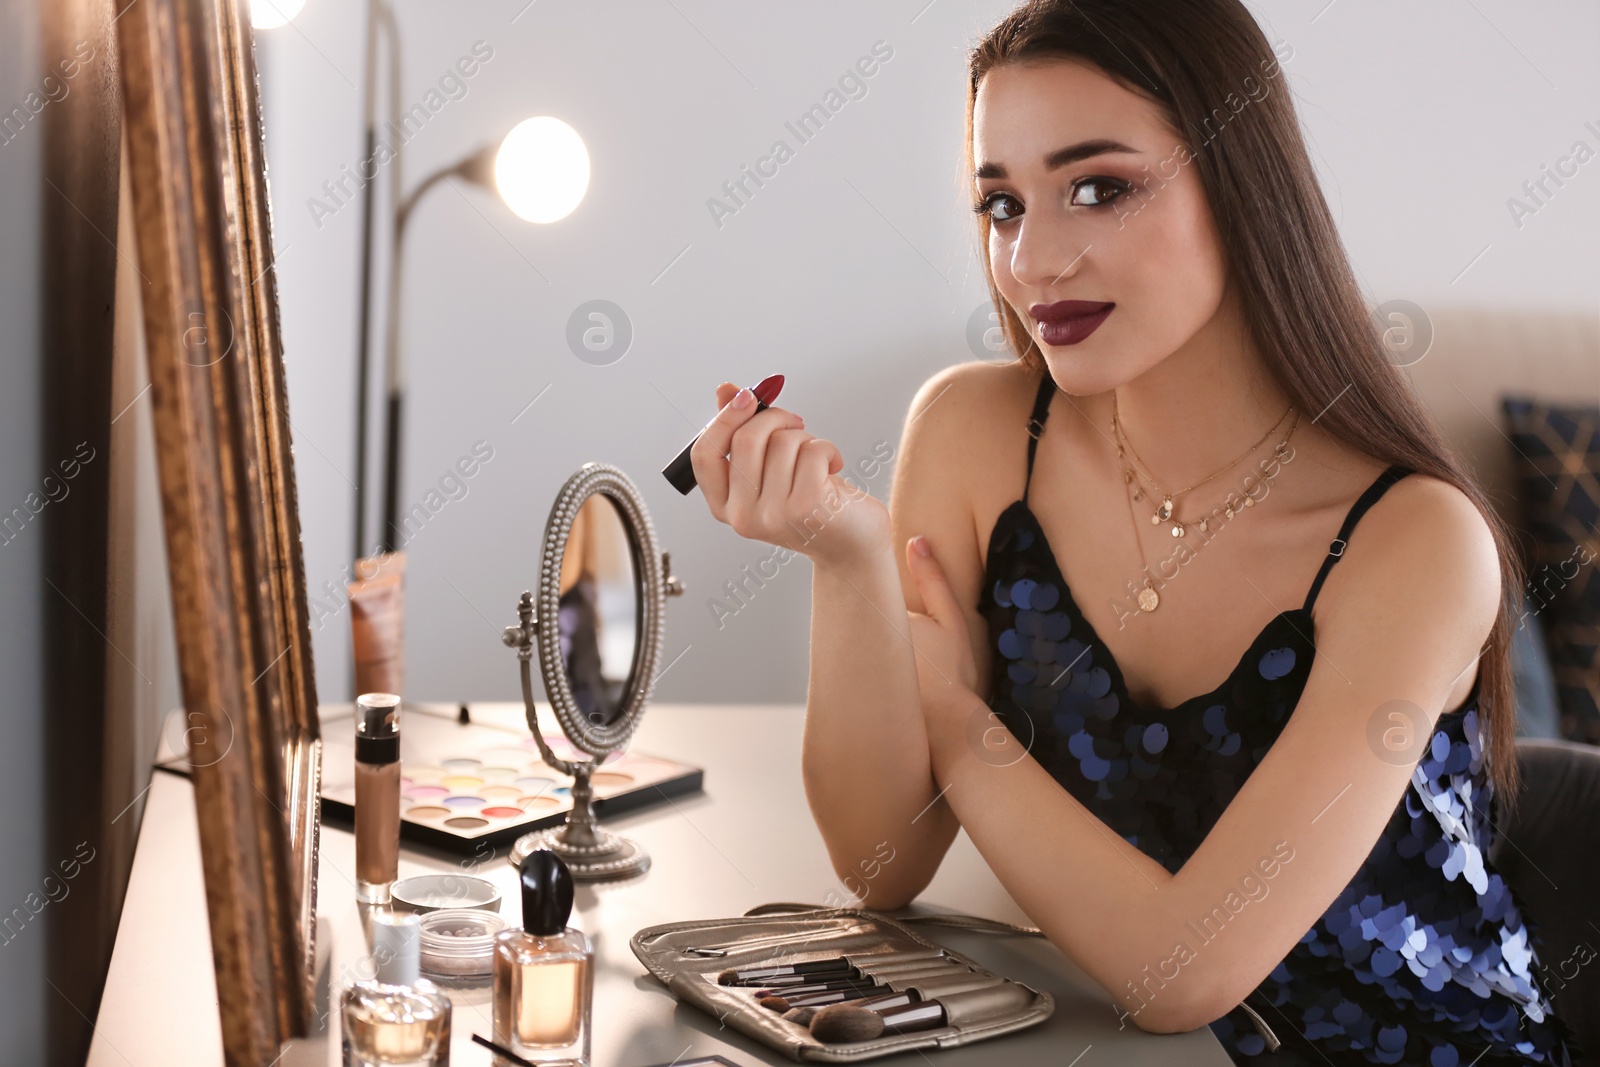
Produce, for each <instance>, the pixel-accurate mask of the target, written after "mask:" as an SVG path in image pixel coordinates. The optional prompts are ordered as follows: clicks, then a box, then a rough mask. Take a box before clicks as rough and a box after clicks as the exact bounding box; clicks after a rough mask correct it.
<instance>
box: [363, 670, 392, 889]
mask: <svg viewBox="0 0 1600 1067" xmlns="http://www.w3.org/2000/svg"><path fill="white" fill-rule="evenodd" d="M399 875H400V698H399V697H397V696H395V695H394V694H393V693H363V694H362V695H361V696H358V697H356V899H357V900H359V901H361V902H362V903H363V904H387V903H389V887H390V886H391V885H393V884H394V880H395V879H396V878H397V877H399Z"/></svg>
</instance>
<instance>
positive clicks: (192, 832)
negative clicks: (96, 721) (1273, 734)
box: [88, 704, 1229, 1067]
mask: <svg viewBox="0 0 1600 1067" xmlns="http://www.w3.org/2000/svg"><path fill="white" fill-rule="evenodd" d="M472 715H473V718H474V720H475V721H478V722H498V721H502V720H503V721H505V722H507V723H513V722H520V721H521V718H522V710H521V706H520V705H512V704H474V705H472ZM804 715H805V709H804V708H803V707H801V706H798V705H673V704H661V705H655V706H652V707H651V708H650V709H649V711H648V712H647V713H646V715H645V717H644V720H643V722H642V723H641V725H640V728H639V732H638V734H637V735H636V738H635V740H634V741H633V743H632V744H631V745H630V748H632V749H634V750H636V751H639V752H642V753H648V754H655V755H662V756H667V757H671V758H674V759H678V760H682V761H684V762H687V763H692V764H695V765H697V766H701V767H704V768H705V791H704V793H703V794H693V795H690V796H686V797H677V798H674V799H672V800H670V801H664V802H662V803H661V804H659V805H656V806H654V807H651V808H648V809H646V810H643V811H636V812H632V813H629V814H625V815H622V816H619V817H616V818H614V819H611V820H608V821H607V822H606V823H605V825H607V826H608V827H610V828H611V829H613V830H616V831H618V832H620V833H624V834H626V835H627V836H629V837H631V838H633V839H634V840H635V841H638V842H639V843H640V844H642V845H643V846H644V848H645V849H646V850H647V851H648V852H649V853H650V856H651V859H652V864H651V868H650V870H649V872H648V873H647V874H646V875H645V877H644V878H643V879H639V880H636V881H633V882H629V883H626V884H622V885H614V886H606V885H605V884H604V883H600V884H593V883H590V884H580V886H579V888H578V893H577V901H576V904H575V907H574V911H573V917H572V920H571V921H572V925H574V926H576V927H579V928H580V929H583V930H585V931H587V932H588V933H589V935H590V936H591V937H592V938H593V939H594V942H595V955H596V975H595V1003H594V1038H593V1063H594V1064H595V1067H646V1065H653V1064H666V1063H670V1062H672V1061H674V1060H676V1059H680V1058H682V1059H688V1058H691V1057H693V1056H704V1055H709V1054H711V1053H719V1054H721V1055H723V1056H726V1057H727V1058H728V1059H730V1060H732V1061H733V1062H734V1063H736V1064H782V1063H790V1062H792V1061H790V1060H788V1059H786V1058H785V1057H783V1056H781V1055H780V1054H779V1053H777V1052H776V1051H774V1050H772V1049H769V1048H767V1047H766V1046H764V1045H761V1044H760V1043H759V1042H756V1041H753V1040H751V1039H749V1038H747V1037H745V1036H744V1035H742V1034H739V1033H737V1032H736V1031H734V1030H732V1029H730V1028H728V1027H726V1026H725V1025H722V1024H719V1023H718V1021H717V1020H716V1019H715V1018H714V1017H712V1016H709V1015H706V1014H705V1013H703V1012H701V1011H700V1010H699V1009H697V1008H694V1007H691V1006H687V1005H681V1004H679V1003H678V1002H677V1001H676V1000H675V999H674V998H673V997H672V995H671V994H670V993H668V992H667V991H666V989H665V987H663V986H662V985H661V983H660V982H658V981H656V979H654V978H653V977H651V976H650V975H649V974H648V973H647V972H646V971H645V969H644V966H643V965H642V964H640V963H639V961H638V959H637V958H635V956H634V955H633V952H632V950H631V949H629V947H628V939H629V938H630V937H631V936H632V935H633V934H634V932H635V931H637V930H639V929H641V928H643V927H646V926H652V925H655V924H657V923H664V922H674V921H679V920H685V919H697V918H716V917H721V916H735V915H740V914H742V913H744V912H745V911H747V910H749V909H750V908H753V907H755V906H757V905H759V904H765V903H769V902H773V901H793V902H798V903H814V904H825V903H838V902H841V901H843V900H848V895H847V894H846V892H845V890H844V889H843V887H842V886H840V884H839V882H838V880H837V879H836V878H835V877H834V874H833V871H832V868H831V867H830V866H829V863H828V859H827V854H826V851H825V850H824V848H823V844H822V839H821V837H820V836H819V835H818V833H817V830H816V827H815V825H814V824H813V823H812V821H811V817H810V812H809V809H808V808H807V806H806V801H805V795H804V791H803V789H802V786H801V781H800V738H801V730H802V726H803V722H804ZM505 851H506V850H505V849H501V850H500V852H499V854H498V855H496V856H495V858H494V859H492V860H491V861H489V862H487V863H478V864H476V865H475V864H474V861H473V859H472V858H471V857H469V856H454V855H451V854H449V853H446V852H440V851H433V850H423V849H416V848H411V847H409V846H407V847H406V848H404V849H403V850H402V853H401V859H400V877H402V878H405V877H408V876H410V875H415V874H425V873H430V872H449V871H465V872H466V873H470V874H475V875H477V876H478V877H482V878H486V879H488V880H489V881H491V882H493V883H494V884H495V885H496V886H497V887H498V888H499V890H500V892H501V895H502V899H503V900H504V901H506V902H507V903H506V905H505V906H504V914H506V915H507V916H508V917H509V918H511V919H512V920H513V922H514V921H515V913H516V900H517V893H516V883H517V880H516V871H515V870H513V869H512V868H511V866H510V865H509V864H507V863H506V861H505V858H504V857H505ZM354 858H355V839H354V837H353V835H351V834H350V833H348V832H346V831H344V830H342V829H338V828H335V827H331V826H325V827H324V828H323V831H322V855H321V864H320V872H319V880H318V886H319V888H318V896H317V900H318V912H319V914H320V917H321V928H322V930H323V935H322V936H323V937H324V938H325V940H326V942H327V946H328V948H329V949H330V950H331V961H330V964H331V971H330V973H331V974H332V975H333V981H334V985H335V987H337V984H338V976H339V975H340V974H341V970H342V969H343V968H348V967H350V966H351V964H352V962H353V961H359V960H360V959H361V958H362V957H364V956H366V955H367V954H368V948H367V945H366V941H365V936H364V934H363V931H362V923H361V914H360V911H359V909H358V908H357V905H356V902H355V898H354V881H353V878H352V871H353V869H354ZM830 894H831V895H830ZM913 910H914V911H918V912H933V911H939V912H945V911H956V912H963V913H967V914H971V915H980V916H985V917H988V918H994V919H1001V920H1004V921H1007V922H1013V923H1024V924H1026V923H1028V918H1027V916H1025V915H1024V914H1023V913H1022V911H1021V910H1020V909H1019V908H1018V907H1017V906H1016V904H1015V903H1014V902H1013V901H1012V900H1011V897H1010V896H1009V895H1008V894H1007V893H1006V891H1005V889H1004V888H1002V887H1001V885H1000V883H999V882H998V880H996V878H995V876H994V875H993V873H992V872H991V871H990V870H989V867H988V865H987V864H986V863H985V862H984V861H983V857H982V856H981V855H979V853H978V851H977V850H976V848H975V847H974V846H973V844H972V842H971V841H970V840H969V839H968V838H967V836H966V834H965V833H962V834H959V835H958V836H957V838H956V841H955V843H954V845H952V846H951V849H950V853H949V855H948V856H947V857H946V858H945V861H944V865H943V867H941V868H940V870H939V873H938V875H937V876H936V877H935V878H934V880H933V883H932V884H931V885H930V886H929V887H928V889H927V890H925V891H924V892H923V894H922V895H921V897H919V898H918V900H917V903H916V905H915V906H914V908H913ZM920 929H921V930H922V932H923V934H924V936H926V937H928V938H929V939H930V940H933V941H937V942H939V943H941V944H945V945H948V946H949V947H951V948H953V949H956V950H957V951H960V952H964V953H966V954H968V955H970V956H972V957H973V958H974V959H976V960H978V961H979V962H981V963H983V964H984V965H985V966H987V967H989V968H990V969H992V970H994V971H996V972H997V973H1000V974H1004V975H1007V976H1008V977H1011V978H1015V979H1017V980H1019V981H1023V982H1026V983H1028V984H1029V985H1032V986H1034V987H1035V988H1039V989H1044V990H1048V991H1049V992H1050V993H1051V994H1053V995H1054V996H1055V998H1056V1010H1055V1014H1054V1015H1053V1016H1052V1017H1051V1018H1050V1019H1049V1020H1048V1021H1047V1022H1045V1023H1043V1024H1041V1025H1039V1026H1036V1027H1033V1028H1031V1029H1028V1030H1024V1031H1021V1032H1019V1033H1016V1034H1011V1035H1008V1036H1006V1037H1002V1038H996V1039H992V1040H989V1041H981V1042H978V1043H976V1044H973V1045H969V1046H965V1047H962V1048H950V1049H942V1050H939V1051H938V1053H937V1055H936V1056H934V1055H933V1054H930V1055H928V1056H927V1057H924V1056H923V1055H921V1054H920V1053H916V1052H912V1053H903V1054H900V1055H898V1056H893V1057H885V1058H884V1060H883V1061H881V1062H889V1063H905V1064H910V1063H913V1062H915V1063H918V1064H923V1063H924V1062H935V1063H938V1064H941V1065H948V1067H964V1065H977V1064H987V1063H993V1062H995V1058H996V1057H997V1056H1004V1057H1005V1058H1006V1060H1007V1061H1008V1062H1010V1063H1012V1064H1016V1065H1019V1067H1020V1065H1025V1064H1051V1065H1053V1067H1067V1065H1070V1064H1081V1065H1083V1067H1091V1065H1093V1064H1106V1063H1114V1064H1119V1065H1128V1067H1141V1065H1150V1067H1156V1065H1166V1064H1185V1065H1197V1067H1229V1060H1228V1058H1227V1056H1226V1054H1225V1053H1224V1052H1223V1050H1222V1047H1221V1045H1220V1044H1218V1042H1217V1041H1216V1039H1215V1038H1214V1037H1212V1035H1211V1033H1210V1031H1209V1030H1207V1029H1205V1028H1201V1029H1199V1030H1196V1031H1194V1032H1191V1033H1188V1034H1179V1035H1164V1036H1157V1035H1152V1034H1146V1033H1144V1032H1142V1031H1140V1030H1138V1029H1136V1028H1135V1027H1134V1026H1133V1025H1132V1024H1131V1023H1130V1024H1129V1025H1127V1026H1126V1027H1122V1028H1119V1025H1118V1022H1117V1012H1116V1009H1115V1008H1114V1006H1113V1004H1112V1001H1111V998H1110V997H1109V996H1108V995H1107V994H1106V993H1105V992H1104V991H1103V990H1101V989H1100V988H1099V987H1098V986H1097V985H1095V984H1094V983H1093V982H1092V981H1090V980H1089V979H1088V978H1087V977H1086V976H1085V975H1084V974H1083V973H1082V972H1081V971H1080V970H1078V968H1077V967H1075V966H1074V965H1073V964H1072V963H1071V962H1070V961H1068V960H1067V959H1066V957H1064V956H1063V955H1062V954H1061V953H1060V952H1059V951H1057V950H1056V949H1055V947H1054V946H1052V945H1051V944H1049V943H1048V942H1046V941H1044V940H1043V939H1042V938H1034V937H1000V936H995V935H992V934H976V933H969V932H962V931H956V930H952V929H950V928H947V927H940V926H924V927H921V928H920ZM450 995H451V999H452V1000H453V1001H454V1005H455V1010H454V1018H453V1038H454V1041H453V1045H452V1049H451V1062H452V1063H453V1064H455V1065H457V1067H462V1065H470V1067H477V1065H485V1067H487V1065H489V1064H490V1063H491V1057H490V1055H489V1053H488V1052H487V1051H486V1050H484V1049H482V1048H480V1047H479V1046H477V1045H474V1044H472V1039H471V1035H472V1034H473V1033H480V1034H483V1035H484V1036H486V1037H487V1036H490V1035H491V1034H492V1026H491V1020H490V1004H489V990H488V989H487V988H486V987H485V988H481V989H471V990H466V991H461V990H451V991H450ZM337 1014H338V1013H337V1011H335V1012H332V1013H331V1014H330V1017H329V1024H330V1026H329V1029H330V1031H331V1032H330V1033H329V1034H326V1035H324V1036H323V1037H322V1038H321V1039H320V1040H317V1041H314V1042H310V1043H306V1045H305V1046H304V1047H296V1048H295V1049H294V1050H292V1051H291V1052H289V1053H288V1054H286V1055H285V1056H284V1058H283V1059H282V1060H281V1061H280V1063H281V1064H282V1065H283V1067H292V1065H296V1064H316V1065H322V1064H338V1062H339V1039H338V1034H337V1025H338V1018H337ZM1091 1049H1092V1050H1093V1051H1092V1053H1090V1054H1089V1055H1087V1056H1082V1054H1083V1053H1085V1052H1088V1051H1089V1050H1091ZM1080 1056H1082V1058H1081V1059H1080V1058H1078V1057H1080ZM88 1063H89V1064H90V1067H100V1065H106V1067H123V1065H132V1067H167V1065H172V1064H184V1065H196V1067H200V1065H208V1064H221V1063H222V1039H221V1030H220V1027H219V1024H218V1021H217V1013H216V985H215V979H214V976H213V972H212V969H211V954H210V936H209V931H208V928H207V924H206V912H205V894H204V889H203V886H202V882H201V867H200V854H199V834H198V830H197V827H196V822H195V814H194V794H193V790H192V788H191V787H190V785H189V783H188V782H187V781H186V780H185V779H183V778H180V777H177V776H174V775H171V774H167V773H163V772H160V771H158V772H156V774H155V776H154V780H153V781H152V783H151V787H150V792H149V795H148V798H147V801H146V807H145V812H144V823H143V827H142V829H141V831H140V837H139V845H138V850H137V852H136V853H135V856H134V865H133V872H132V876H131V879H130V882H129V886H128V896H127V900H126V903H125V905H124V908H123V914H122V922H121V926H120V928H119V930H118V934H117V943H116V949H115V951H114V953H113V955H112V960H111V969H110V973H109V976H108V979H107V983H106V991H105V996H104V999H103V1001H102V1003H101V1008H100V1015H99V1018H98V1019H97V1021H96V1029H95V1038H94V1044H93V1046H92V1048H91V1050H90V1054H89V1060H88Z"/></svg>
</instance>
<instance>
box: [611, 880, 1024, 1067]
mask: <svg viewBox="0 0 1600 1067" xmlns="http://www.w3.org/2000/svg"><path fill="white" fill-rule="evenodd" d="M779 907H782V908H785V909H791V910H784V911H777V912H773V911H770V910H769V909H772V908H779ZM797 907H801V906H798V905H764V906H762V907H761V908H756V909H752V912H751V913H749V914H746V915H743V916H739V917H736V918H730V919H710V920H699V921H694V922H680V923H667V924H664V925H660V926H652V927H647V928H646V929H643V930H640V931H639V932H638V933H636V934H635V935H634V936H633V939H632V941H631V942H630V944H631V946H632V948H633V952H634V955H636V956H637V957H638V958H639V960H640V962H642V963H643V964H644V965H645V966H646V967H647V968H649V970H650V972H651V973H652V974H654V975H655V976H656V977H657V978H659V979H661V980H662V981H663V982H665V983H666V985H667V987H668V988H669V989H670V990H671V991H672V993H673V994H674V995H675V996H677V997H678V998H679V999H680V1000H683V1001H686V1002H688V1003H691V1004H694V1005H695V1006H697V1007H699V1008H701V1009H703V1010H705V1011H707V1012H709V1013H710V1014H712V1015H713V1016H715V1017H717V1018H719V1019H721V1020H723V1021H724V1022H726V1023H727V1024H728V1025H730V1026H733V1027H734V1028H736V1029H738V1030H740V1031H741V1032H743V1033H745V1034H748V1035H750V1036H751V1037H754V1038H756V1039H757V1040H759V1041H761V1042H763V1043H764V1044H766V1045H768V1046H770V1047H772V1048H775V1049H778V1050H780V1051H781V1052H783V1053H784V1054H785V1055H787V1056H789V1057H790V1058H791V1059H795V1060H802V1061H818V1062H840V1063H842V1062H851V1061H855V1060H865V1059H872V1058H874V1057H877V1056H884V1055H889V1054H891V1053H896V1052H904V1051H908V1050H910V1049H915V1048H930V1047H938V1048H943V1047H948V1046H954V1045H965V1044H969V1043H971V1042H973V1041H979V1040H982V1039H984V1038H989V1037H996V1036H999V1035H1001V1034H1006V1033H1011V1032H1012V1031H1015V1030H1021V1029H1024V1028H1026V1027H1029V1026H1033V1025H1035V1024H1037V1023H1040V1022H1043V1021H1044V1020H1045V1019H1047V1018H1049V1017H1050V1014H1051V1012H1053V1011H1054V1010H1055V1002H1054V1000H1053V998H1052V997H1051V996H1050V994H1049V993H1046V992H1042V991H1039V990H1035V989H1033V988H1031V987H1029V986H1027V985H1024V984H1022V983H1021V982H1017V981H1013V980H1012V979H1009V978H1006V977H1004V976H1003V975H998V974H995V973H994V972H992V971H989V970H987V969H986V968H984V967H983V966H982V965H980V964H978V963H976V962H974V961H973V960H971V959H969V958H967V957H966V956H964V955H962V954H960V953H958V952H955V951H953V950H951V949H948V948H944V947H942V946H939V945H936V944H934V943H933V942H931V941H928V940H926V939H924V938H923V937H922V936H921V935H920V934H918V933H916V932H914V931H912V930H911V929H909V928H908V927H907V926H906V925H904V923H903V922H902V921H899V920H895V919H891V918H889V917H888V916H885V915H880V914H878V913H876V912H871V911H866V910H862V909H851V908H810V909H805V910H800V911H796V910H792V909H794V908H797ZM984 924H985V920H970V919H969V920H967V921H964V922H962V923H961V924H960V925H962V926H965V927H968V928H978V929H985V928H988V929H999V930H1004V931H1006V932H1016V931H1017V928H1015V927H1010V926H1008V925H1007V924H1002V923H994V924H992V925H991V926H985V925H984Z"/></svg>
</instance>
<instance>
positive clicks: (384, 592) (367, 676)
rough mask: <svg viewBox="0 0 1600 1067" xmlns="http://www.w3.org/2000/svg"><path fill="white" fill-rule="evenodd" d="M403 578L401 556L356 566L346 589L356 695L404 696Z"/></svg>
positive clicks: (387, 555) (377, 558)
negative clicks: (352, 643)
mask: <svg viewBox="0 0 1600 1067" xmlns="http://www.w3.org/2000/svg"><path fill="white" fill-rule="evenodd" d="M405 573H406V557H405V553H403V552H389V553H385V554H384V555H381V556H373V557H371V558H369V559H362V560H357V561H356V580H355V581H353V582H350V583H349V584H348V586H347V589H348V591H349V593H350V629H351V637H352V638H353V639H354V641H355V653H356V657H355V658H356V689H355V691H356V692H357V693H403V692H405V685H404V677H403V670H402V668H403V667H404V665H405V659H404V651H405V620H406V613H405V595H404V594H405V586H404V584H403V580H404V578H405Z"/></svg>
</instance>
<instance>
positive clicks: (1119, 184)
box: [972, 175, 1133, 225]
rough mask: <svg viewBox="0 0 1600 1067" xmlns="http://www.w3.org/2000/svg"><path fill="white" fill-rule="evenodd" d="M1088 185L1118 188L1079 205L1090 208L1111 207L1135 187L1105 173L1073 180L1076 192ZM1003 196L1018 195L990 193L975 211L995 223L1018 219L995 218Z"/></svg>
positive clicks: (975, 205) (976, 205) (980, 201)
mask: <svg viewBox="0 0 1600 1067" xmlns="http://www.w3.org/2000/svg"><path fill="white" fill-rule="evenodd" d="M1086 185H1087V186H1095V185H1109V186H1111V187H1112V188H1113V189H1115V190H1116V192H1115V193H1114V194H1113V195H1111V196H1110V197H1108V198H1106V199H1105V200H1104V201H1102V202H1101V203H1098V204H1081V205H1078V206H1080V207H1086V208H1089V209H1091V210H1092V209H1094V208H1103V207H1110V206H1111V205H1112V204H1114V203H1116V202H1117V201H1118V200H1120V199H1121V198H1122V197H1123V196H1124V195H1125V194H1126V193H1127V192H1128V191H1129V190H1130V189H1132V188H1133V186H1132V185H1130V184H1129V183H1127V182H1125V181H1123V180H1122V179H1121V178H1111V177H1106V176H1104V175H1097V176H1094V177H1089V178H1082V179H1080V180H1078V181H1076V182H1073V183H1072V192H1073V193H1076V192H1077V191H1078V189H1080V188H1081V187H1083V186H1086ZM1002 198H1004V199H1006V200H1016V197H1014V196H1012V195H1011V194H1010V193H1001V192H994V193H990V194H989V195H988V196H986V197H984V198H983V199H981V200H979V201H978V202H977V203H975V204H973V205H972V210H973V213H974V214H977V215H987V216H990V218H991V221H992V222H993V223H994V224H995V225H1002V224H1004V223H1007V222H1014V221H1016V218H1017V216H1012V217H1011V218H1009V219H995V218H993V214H994V203H995V201H996V200H1000V199H1002Z"/></svg>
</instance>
